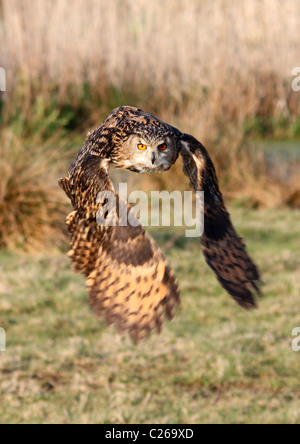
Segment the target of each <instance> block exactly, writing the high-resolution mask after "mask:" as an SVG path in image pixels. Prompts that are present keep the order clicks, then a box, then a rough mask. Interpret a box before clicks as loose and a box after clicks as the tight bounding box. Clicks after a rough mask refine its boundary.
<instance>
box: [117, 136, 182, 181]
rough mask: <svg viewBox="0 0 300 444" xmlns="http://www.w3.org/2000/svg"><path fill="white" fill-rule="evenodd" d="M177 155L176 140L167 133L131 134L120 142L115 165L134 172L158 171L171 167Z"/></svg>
mask: <svg viewBox="0 0 300 444" xmlns="http://www.w3.org/2000/svg"><path fill="white" fill-rule="evenodd" d="M177 156H178V150H177V148H176V142H175V140H174V138H171V137H170V136H168V135H165V136H161V135H160V136H158V137H146V136H145V135H143V136H141V135H137V134H134V135H132V136H131V137H130V138H129V139H128V140H127V141H126V142H125V143H123V144H122V157H120V158H119V159H118V161H117V162H116V164H117V167H119V168H125V169H128V170H130V171H134V172H136V173H148V172H153V173H154V172H160V171H166V170H168V169H170V168H171V166H172V165H173V164H174V162H175V161H176V159H177Z"/></svg>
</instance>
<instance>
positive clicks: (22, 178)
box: [0, 130, 65, 248]
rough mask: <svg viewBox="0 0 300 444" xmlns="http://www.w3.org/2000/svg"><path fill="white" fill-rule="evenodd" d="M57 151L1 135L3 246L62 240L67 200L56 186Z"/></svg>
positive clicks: (0, 231) (0, 242) (30, 245)
mask: <svg viewBox="0 0 300 444" xmlns="http://www.w3.org/2000/svg"><path fill="white" fill-rule="evenodd" d="M55 171H56V173H57V166H56V159H55V153H53V152H49V148H48V149H47V147H46V148H45V147H44V148H40V149H38V148H36V147H35V148H31V147H30V146H26V145H25V146H24V145H23V144H22V142H21V141H20V140H18V139H17V138H16V137H15V136H14V135H13V134H12V133H11V132H10V131H8V130H5V131H3V132H2V134H1V136H0V248H16V247H21V246H22V247H23V246H24V244H25V245H26V247H27V248H37V247H38V248H41V247H42V246H45V247H46V246H47V247H48V246H49V244H51V243H53V244H57V241H59V240H61V237H60V236H59V234H58V230H57V226H58V224H60V225H61V224H62V222H63V214H64V211H63V210H64V206H65V200H64V196H63V194H62V193H61V192H60V190H59V189H58V186H57V175H56V174H55Z"/></svg>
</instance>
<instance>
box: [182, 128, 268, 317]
mask: <svg viewBox="0 0 300 444" xmlns="http://www.w3.org/2000/svg"><path fill="white" fill-rule="evenodd" d="M181 156H182V159H183V164H184V167H183V171H184V173H185V174H186V175H187V176H188V177H189V179H190V185H191V187H192V188H193V189H194V191H195V192H196V191H204V233H203V235H202V237H201V245H202V250H203V253H204V256H205V259H206V262H207V263H208V265H209V266H210V268H211V269H212V270H213V271H214V272H215V274H216V276H217V278H218V280H219V282H220V284H221V285H222V286H223V288H225V290H226V291H227V292H228V293H229V294H230V295H231V296H232V297H233V298H234V299H235V300H236V302H237V303H238V304H239V305H241V306H242V307H243V308H245V309H251V308H254V307H256V298H255V294H260V289H259V280H260V275H259V271H258V269H257V267H256V265H255V264H254V262H253V261H252V259H251V258H250V257H249V255H248V253H247V251H246V247H245V244H244V242H243V240H242V239H241V238H240V237H239V236H238V234H237V232H236V231H235V229H234V227H233V225H232V222H231V220H230V215H229V213H228V211H227V209H226V207H225V205H224V201H223V197H222V194H221V192H220V190H219V186H218V180H217V176H216V172H215V168H214V165H213V163H212V160H211V159H210V157H209V155H208V153H207V151H206V149H205V148H204V146H203V145H202V144H201V143H200V142H198V140H196V139H195V138H194V137H192V136H190V135H188V134H184V135H183V138H182V149H181Z"/></svg>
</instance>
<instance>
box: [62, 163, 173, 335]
mask: <svg viewBox="0 0 300 444" xmlns="http://www.w3.org/2000/svg"><path fill="white" fill-rule="evenodd" d="M85 157H86V158H85V159H83V160H81V161H80V162H79V164H77V165H75V164H74V165H73V166H72V168H71V170H70V176H69V177H67V178H62V179H60V182H59V183H60V186H61V187H62V188H63V189H64V190H65V192H66V193H67V195H68V196H69V198H70V199H71V202H72V204H73V206H74V211H73V212H72V213H71V214H70V215H69V216H68V218H67V226H68V230H69V233H70V235H71V250H70V252H69V256H70V258H71V260H72V262H73V265H74V268H75V270H76V271H77V272H81V273H83V274H84V275H85V277H86V281H87V288H88V292H89V298H90V304H91V306H92V309H93V311H94V312H95V313H96V315H97V316H98V317H102V318H104V319H105V321H106V323H107V324H116V326H117V328H118V330H119V331H120V332H121V333H125V332H129V334H130V335H131V337H132V338H133V339H134V340H135V341H139V340H141V339H143V338H144V337H146V336H148V335H149V333H150V332H151V331H152V330H154V329H156V330H157V331H158V332H159V331H160V330H161V328H162V324H163V320H164V319H165V318H166V319H172V317H173V316H174V310H175V308H176V306H178V305H179V303H180V295H179V290H178V286H177V283H176V280H175V277H174V275H173V273H172V271H171V269H170V268H169V266H168V265H167V263H166V260H165V258H164V256H163V255H162V253H161V251H160V250H159V248H158V247H157V246H156V244H155V242H154V241H153V240H152V239H151V238H150V237H149V236H148V235H147V234H146V233H145V231H144V229H143V227H142V226H141V225H140V224H139V225H138V226H136V227H133V226H130V225H127V226H119V224H118V219H117V224H116V226H110V225H99V224H98V222H97V217H96V216H97V212H98V211H99V209H100V204H99V203H97V195H98V193H99V191H103V190H108V191H112V192H114V191H113V185H112V183H111V181H110V179H109V177H108V173H107V165H106V164H105V163H102V161H101V159H100V158H99V157H97V156H91V155H90V154H87V155H86V156H85ZM82 165H83V166H82ZM115 196H116V202H117V208H118V206H119V197H118V195H117V194H115ZM121 205H126V206H127V204H125V203H121ZM129 211H130V206H127V215H128V213H129ZM117 216H118V218H119V213H118V214H117Z"/></svg>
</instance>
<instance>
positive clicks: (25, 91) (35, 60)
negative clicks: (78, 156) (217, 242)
mask: <svg viewBox="0 0 300 444" xmlns="http://www.w3.org/2000/svg"><path fill="white" fill-rule="evenodd" d="M299 29H300V2H295V1H294V0H285V2H281V1H279V0H252V1H251V2H249V1H246V0H234V1H231V2H228V1H226V0H214V1H208V0H203V1H201V2H200V1H198V0H189V1H188V2H186V1H183V0H164V1H163V2H162V1H160V0H151V1H150V2H144V1H143V0H135V1H131V0H111V1H109V2H107V1H105V0H42V1H40V0H0V41H1V53H0V66H1V67H4V68H5V70H6V76H7V79H6V85H7V91H6V92H5V93H1V101H0V105H1V106H0V110H1V111H0V121H1V125H2V128H7V127H9V128H10V131H11V132H12V133H13V134H14V135H16V136H17V137H18V138H19V139H20V140H22V139H29V140H30V138H32V136H33V135H34V136H36V135H37V134H38V135H39V137H40V143H43V142H44V141H45V140H48V139H49V138H51V136H52V135H53V133H55V132H56V131H58V130H59V131H60V130H62V131H63V132H64V131H65V132H69V133H70V132H78V131H79V132H81V134H84V132H85V131H86V130H87V129H89V128H91V127H94V126H96V125H97V124H98V123H99V122H100V121H102V119H103V118H104V117H105V116H106V114H108V112H110V111H111V109H112V108H114V107H116V106H119V105H124V104H129V105H135V106H139V107H142V108H143V109H145V110H148V111H150V112H153V113H155V114H157V115H158V116H159V117H160V118H162V119H164V120H166V121H168V122H170V123H171V124H173V125H176V126H178V127H179V128H180V129H181V130H183V131H185V132H190V133H192V134H193V135H194V136H195V137H197V138H199V139H200V140H201V141H202V142H203V143H204V144H205V145H206V146H207V148H208V149H209V150H210V152H211V153H212V157H213V159H214V162H215V163H216V167H217V170H218V172H219V175H220V177H221V181H222V186H224V189H225V192H226V194H227V195H228V196H229V197H230V196H231V197H234V198H239V199H240V200H241V201H243V202H245V203H247V204H249V205H252V206H278V205H281V204H289V205H293V204H295V202H298V201H299V198H298V195H299V185H298V184H299V181H298V180H297V179H295V178H291V184H292V185H291V184H287V183H282V182H281V181H280V180H279V179H277V178H276V175H273V176H272V177H269V175H268V172H267V170H266V167H265V164H264V159H263V157H260V154H257V152H256V150H255V149H253V147H254V145H255V143H253V142H252V143H249V140H250V138H251V137H257V136H258V137H269V136H271V137H289V138H297V137H299V136H300V93H299V92H298V93H297V92H295V91H293V90H292V88H291V84H292V80H293V77H292V69H293V68H294V67H295V66H298V65H299V60H300V58H299V55H300V46H299ZM245 140H247V143H246V144H245ZM5 146H6V145H4V147H5ZM3 149H5V148H2V153H1V155H2V158H3V159H7V157H5V156H10V152H5V154H4V153H3ZM78 149H79V147H78ZM36 155H37V156H40V152H39V150H38V149H37V150H36ZM38 158H40V157H38ZM57 158H58V159H59V156H57ZM26 161H27V160H26ZM11 162H14V159H13V158H12V159H11ZM41 162H44V159H42V160H41ZM34 165H37V168H38V161H36V162H34ZM174 171H175V172H174V173H173V176H171V178H170V176H166V178H168V179H167V181H170V180H171V181H174V183H175V182H176V180H177V183H178V175H179V174H180V173H179V169H178V168H177V169H176V168H175V170H174ZM175 176H176V177H177V179H176V177H175ZM1 181H2V178H1V179H0V182H1ZM154 181H159V183H160V184H161V186H166V183H163V184H162V183H161V182H162V181H163V179H162V178H161V177H160V178H159V179H157V177H154ZM289 186H290V187H291V189H290V191H287V187H289ZM51 187H52V184H51ZM294 196H295V197H294ZM297 205H298V204H297Z"/></svg>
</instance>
